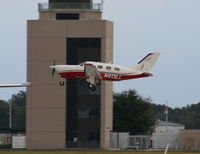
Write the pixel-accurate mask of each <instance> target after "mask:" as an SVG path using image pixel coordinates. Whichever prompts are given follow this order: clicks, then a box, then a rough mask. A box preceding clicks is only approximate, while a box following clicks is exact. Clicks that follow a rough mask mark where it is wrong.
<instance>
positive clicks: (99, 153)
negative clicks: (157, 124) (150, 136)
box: [0, 150, 200, 154]
mask: <svg viewBox="0 0 200 154" xmlns="http://www.w3.org/2000/svg"><path fill="white" fill-rule="evenodd" d="M182 153H183V154H197V153H198V154H200V151H168V154H182ZM0 154H164V151H148V152H146V151H140V152H138V151H103V150H0Z"/></svg>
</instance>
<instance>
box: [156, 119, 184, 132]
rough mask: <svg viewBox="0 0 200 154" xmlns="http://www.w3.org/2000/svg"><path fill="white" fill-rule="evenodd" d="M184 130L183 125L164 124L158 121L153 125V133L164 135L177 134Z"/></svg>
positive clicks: (164, 122)
mask: <svg viewBox="0 0 200 154" xmlns="http://www.w3.org/2000/svg"><path fill="white" fill-rule="evenodd" d="M184 129H185V125H183V124H178V123H173V122H166V121H161V120H158V121H157V123H156V125H155V133H165V132H177V131H178V132H179V131H181V130H184Z"/></svg>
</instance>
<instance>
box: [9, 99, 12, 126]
mask: <svg viewBox="0 0 200 154" xmlns="http://www.w3.org/2000/svg"><path fill="white" fill-rule="evenodd" d="M9 128H10V129H11V128H12V103H11V102H10V103H9Z"/></svg>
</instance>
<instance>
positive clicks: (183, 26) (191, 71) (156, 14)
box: [0, 0, 200, 107]
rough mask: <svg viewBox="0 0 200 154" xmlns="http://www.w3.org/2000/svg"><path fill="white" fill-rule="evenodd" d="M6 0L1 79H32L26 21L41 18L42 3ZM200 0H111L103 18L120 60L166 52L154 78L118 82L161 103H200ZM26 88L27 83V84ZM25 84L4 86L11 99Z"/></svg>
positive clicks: (1, 13) (0, 33)
mask: <svg viewBox="0 0 200 154" xmlns="http://www.w3.org/2000/svg"><path fill="white" fill-rule="evenodd" d="M39 2H46V0H19V1H12V2H10V1H0V41H1V43H0V83H2V84H4V83H21V82H25V81H26V47H27V45H26V42H27V40H26V30H27V25H26V21H27V20H28V19H38V12H37V3H39ZM199 8H200V1H199V0H105V1H104V13H103V19H106V20H111V21H113V22H114V63H116V64H121V65H127V66H132V65H134V64H136V63H137V62H138V61H139V60H141V59H142V58H143V57H144V56H145V55H146V54H147V53H149V52H152V51H158V52H160V53H161V56H160V58H159V60H158V62H157V63H156V65H155V67H154V68H153V74H154V76H153V77H150V78H143V79H135V80H128V81H121V82H115V83H114V91H115V92H121V91H124V90H128V89H135V90H137V91H138V93H139V94H140V95H142V96H144V97H150V98H151V99H152V100H153V102H154V103H156V104H165V102H166V99H168V104H169V106H171V107H183V106H186V105H187V104H195V103H198V102H200V69H199V67H200V60H199V58H200V20H199V15H200V9H199ZM22 89H23V88H22ZM19 90H21V88H16V89H15V88H14V89H0V99H4V100H8V99H9V98H10V97H11V95H12V94H14V93H17V92H18V91H19Z"/></svg>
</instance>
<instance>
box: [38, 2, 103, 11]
mask: <svg viewBox="0 0 200 154" xmlns="http://www.w3.org/2000/svg"><path fill="white" fill-rule="evenodd" d="M102 6H103V5H102V3H39V4H38V9H39V11H56V10H84V11H101V12H102Z"/></svg>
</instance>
